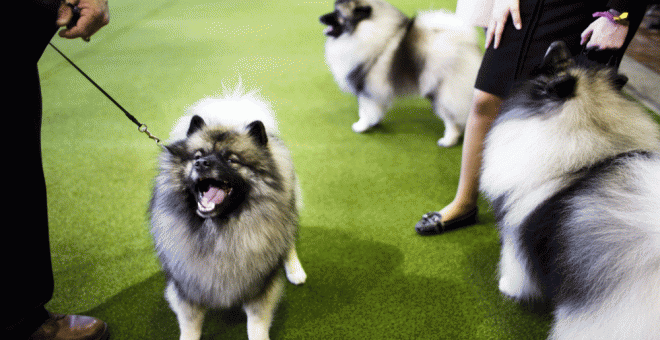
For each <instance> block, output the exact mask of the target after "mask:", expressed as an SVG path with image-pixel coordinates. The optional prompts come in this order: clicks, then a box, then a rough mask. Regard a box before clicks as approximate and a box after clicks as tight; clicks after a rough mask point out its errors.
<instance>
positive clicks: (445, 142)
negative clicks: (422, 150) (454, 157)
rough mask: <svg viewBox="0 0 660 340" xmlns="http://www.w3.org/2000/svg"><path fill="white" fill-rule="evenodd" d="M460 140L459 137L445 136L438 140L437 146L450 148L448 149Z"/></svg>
mask: <svg viewBox="0 0 660 340" xmlns="http://www.w3.org/2000/svg"><path fill="white" fill-rule="evenodd" d="M460 138H461V136H460V135H455V136H447V135H445V136H444V137H442V138H440V139H438V146H440V147H443V148H450V147H452V146H454V145H456V144H458V141H459V140H460Z"/></svg>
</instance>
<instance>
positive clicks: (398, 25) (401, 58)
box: [320, 0, 482, 147]
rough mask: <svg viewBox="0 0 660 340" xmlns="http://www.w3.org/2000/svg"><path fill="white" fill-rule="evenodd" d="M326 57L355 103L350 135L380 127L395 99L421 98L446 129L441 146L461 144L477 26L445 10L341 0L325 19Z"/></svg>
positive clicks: (477, 54)
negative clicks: (411, 14) (405, 9)
mask: <svg viewBox="0 0 660 340" xmlns="http://www.w3.org/2000/svg"><path fill="white" fill-rule="evenodd" d="M320 21H321V23H323V24H325V25H327V26H328V27H327V28H326V29H325V31H324V33H325V35H326V36H327V40H326V44H325V59H326V62H327V64H328V66H329V67H330V71H331V72H332V74H333V76H334V78H335V80H336V82H337V84H338V85H339V87H340V88H341V89H342V90H343V91H345V92H348V93H352V94H353V95H355V96H357V98H358V115H359V117H360V118H359V120H358V121H357V122H356V123H354V124H353V131H355V132H364V131H367V130H369V129H370V128H372V127H373V126H375V125H377V124H378V123H379V122H380V121H381V120H382V118H383V116H384V115H385V112H386V111H387V110H388V109H389V107H390V105H391V104H392V102H393V100H394V99H395V98H396V97H399V96H404V95H421V96H424V97H426V98H428V99H429V100H430V101H431V103H432V104H433V108H434V111H435V114H436V115H437V116H438V117H439V118H441V119H442V120H443V122H444V125H445V131H444V136H443V137H442V138H441V139H440V140H439V141H438V144H439V145H440V146H443V147H449V146H453V145H455V144H457V143H458V141H459V140H460V138H461V137H462V135H463V132H464V129H465V123H466V121H467V116H468V112H469V110H470V105H471V101H472V93H473V92H472V91H473V87H474V82H475V79H476V76H477V72H478V71H479V66H480V63H481V59H482V52H481V50H480V48H479V46H478V44H477V34H476V32H475V30H474V28H473V27H470V26H468V25H466V24H464V23H462V22H461V21H460V20H459V19H458V18H456V17H455V16H454V15H453V14H450V13H448V12H446V11H429V12H423V13H418V15H417V16H416V17H415V18H412V19H410V18H408V17H406V16H405V15H404V14H403V13H402V12H401V11H399V10H398V9H397V8H395V7H394V6H392V5H390V4H389V3H387V2H384V1H380V0H337V1H336V3H335V10H334V11H333V12H332V13H328V14H325V15H323V16H321V17H320Z"/></svg>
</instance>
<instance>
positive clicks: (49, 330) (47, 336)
mask: <svg viewBox="0 0 660 340" xmlns="http://www.w3.org/2000/svg"><path fill="white" fill-rule="evenodd" d="M106 339H108V325H107V324H106V323H105V322H103V321H101V320H99V319H96V318H93V317H90V316H82V315H64V314H55V313H50V318H49V319H48V320H46V322H44V324H43V325H41V327H39V329H38V330H37V331H36V332H34V333H33V334H32V336H31V337H30V340H106Z"/></svg>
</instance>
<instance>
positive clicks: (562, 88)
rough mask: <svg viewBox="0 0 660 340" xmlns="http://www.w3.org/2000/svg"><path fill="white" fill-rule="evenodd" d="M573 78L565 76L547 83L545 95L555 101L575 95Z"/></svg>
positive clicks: (575, 81)
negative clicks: (555, 99)
mask: <svg viewBox="0 0 660 340" xmlns="http://www.w3.org/2000/svg"><path fill="white" fill-rule="evenodd" d="M576 84H577V80H576V79H575V77H573V76H571V75H568V74H565V75H562V76H560V77H557V78H555V79H552V80H551V81H550V82H548V84H547V86H546V94H547V95H548V96H551V97H553V98H557V99H567V98H571V97H573V96H574V95H575V85H576Z"/></svg>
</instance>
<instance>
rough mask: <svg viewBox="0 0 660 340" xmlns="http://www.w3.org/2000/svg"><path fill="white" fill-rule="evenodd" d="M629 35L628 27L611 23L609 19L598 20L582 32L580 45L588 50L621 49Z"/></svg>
mask: <svg viewBox="0 0 660 340" xmlns="http://www.w3.org/2000/svg"><path fill="white" fill-rule="evenodd" d="M627 35H628V26H625V25H621V24H617V23H614V22H611V21H610V20H608V19H607V18H603V17H601V18H598V19H596V20H594V22H592V23H591V25H589V27H587V29H586V30H584V31H583V32H582V35H581V37H582V39H581V41H580V45H584V44H585V43H587V46H586V48H587V49H590V48H594V47H595V48H598V49H600V50H605V49H615V50H617V49H619V48H621V47H622V46H623V43H624V41H625V40H626V36H627Z"/></svg>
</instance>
